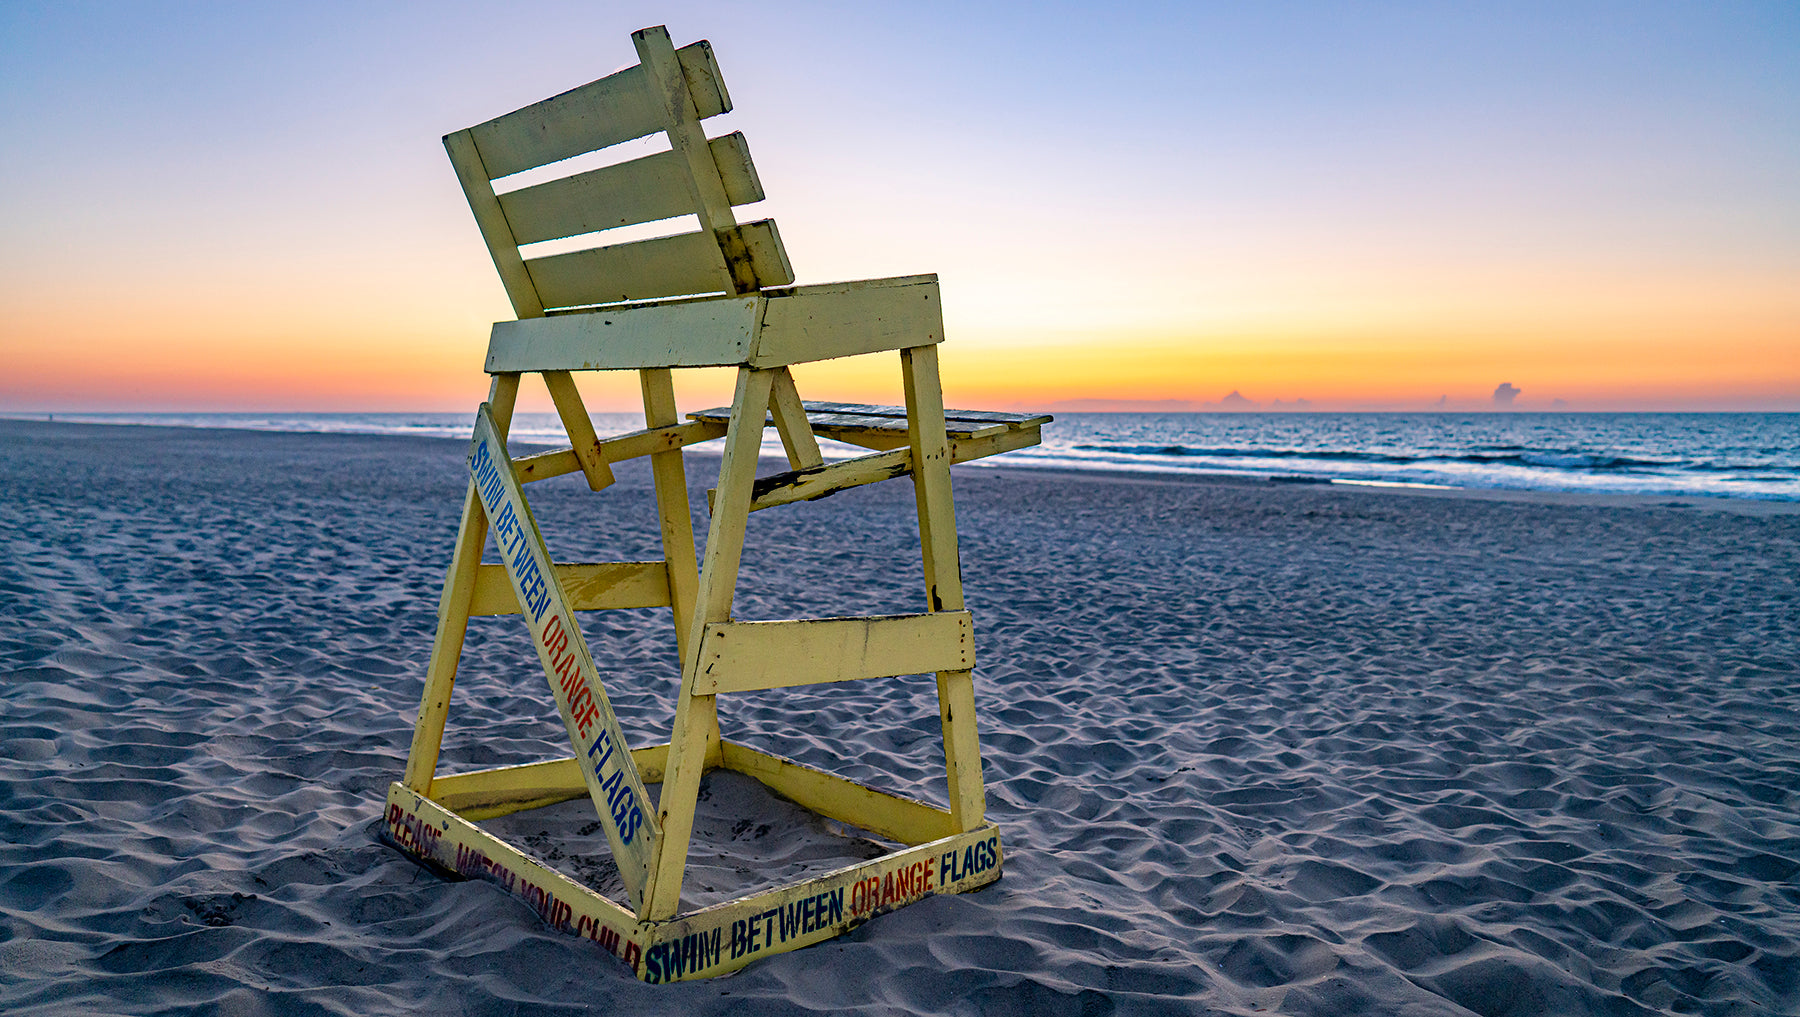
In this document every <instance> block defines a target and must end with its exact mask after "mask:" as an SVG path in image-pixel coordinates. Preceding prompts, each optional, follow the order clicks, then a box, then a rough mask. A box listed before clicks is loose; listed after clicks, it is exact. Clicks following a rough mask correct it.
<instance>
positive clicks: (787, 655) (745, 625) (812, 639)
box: [692, 611, 975, 696]
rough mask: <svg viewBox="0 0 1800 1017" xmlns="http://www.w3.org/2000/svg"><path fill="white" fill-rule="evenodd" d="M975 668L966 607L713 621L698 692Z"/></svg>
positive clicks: (971, 626)
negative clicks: (802, 618) (801, 618)
mask: <svg viewBox="0 0 1800 1017" xmlns="http://www.w3.org/2000/svg"><path fill="white" fill-rule="evenodd" d="M974 666H975V620H974V618H973V617H971V616H970V614H969V613H968V612H967V611H941V612H936V613H933V614H900V615H887V616H878V617H867V618H816V619H808V620H805V621H754V622H714V623H712V624H710V625H708V626H706V635H705V637H704V638H703V640H702V642H701V645H700V673H699V675H698V676H697V677H696V678H695V680H694V686H693V690H692V694H693V695H697V696H702V695H704V696H710V695H716V694H718V693H721V692H751V691H755V690H757V689H779V688H787V687H789V686H793V685H814V684H818V683H821V682H841V681H850V680H853V679H858V678H886V677H890V676H892V675H902V674H926V673H933V672H937V671H966V670H968V669H969V668H972V667H974Z"/></svg>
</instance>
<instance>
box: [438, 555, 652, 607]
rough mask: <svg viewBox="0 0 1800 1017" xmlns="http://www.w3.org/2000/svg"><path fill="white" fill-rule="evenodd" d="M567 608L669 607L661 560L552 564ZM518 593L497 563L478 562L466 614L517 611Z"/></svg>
mask: <svg viewBox="0 0 1800 1017" xmlns="http://www.w3.org/2000/svg"><path fill="white" fill-rule="evenodd" d="M551 570H552V571H554V572H555V573H556V579H557V582H559V583H561V584H562V589H563V596H565V597H567V598H568V602H569V610H571V611H609V610H618V609H621V608H634V607H668V606H669V577H668V573H667V571H665V568H664V565H663V563H662V562H660V561H613V562H562V563H557V564H555V565H552V566H551ZM519 611H520V608H519V598H518V596H517V594H515V593H514V592H513V588H512V580H511V579H510V578H508V577H507V574H506V568H505V567H504V566H501V565H483V566H481V571H480V572H478V573H476V576H475V593H474V596H472V597H471V598H470V599H469V614H470V615H473V616H476V617H487V616H492V615H502V614H518V613H519Z"/></svg>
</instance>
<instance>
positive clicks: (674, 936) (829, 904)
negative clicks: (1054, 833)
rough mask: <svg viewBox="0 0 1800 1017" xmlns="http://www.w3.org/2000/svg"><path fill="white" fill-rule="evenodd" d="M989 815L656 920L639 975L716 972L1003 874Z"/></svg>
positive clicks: (672, 977) (655, 977)
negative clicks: (958, 829)
mask: <svg viewBox="0 0 1800 1017" xmlns="http://www.w3.org/2000/svg"><path fill="white" fill-rule="evenodd" d="M1002 862H1003V858H1002V855H1001V850H1000V832H999V830H998V829H997V828H996V827H995V826H994V825H993V824H991V823H989V824H985V825H982V826H979V827H977V828H975V829H973V830H970V831H968V832H964V833H955V834H951V835H950V836H948V837H943V838H940V839H938V840H934V841H929V842H927V843H924V844H919V845H916V846H913V847H906V848H901V849H900V850H898V851H895V852H894V853H892V854H887V855H883V856H881V857H880V858H877V859H874V860H873V861H868V862H863V863H861V864H857V865H851V866H846V867H844V868H841V869H837V870H835V871H832V872H826V873H823V874H821V875H818V876H815V877H813V878H812V879H808V880H805V881H803V882H799V883H793V884H790V885H788V886H783V887H779V888H777V889H774V890H769V891H765V892H763V893H759V894H753V895H751V896H749V897H741V898H739V899H737V900H733V901H727V902H726V903H723V904H717V905H714V906H712V907H709V908H703V909H701V910H699V911H694V912H691V913H689V914H686V915H682V916H681V917H679V918H676V919H674V920H672V921H666V922H660V923H657V924H656V925H655V926H654V927H653V929H652V931H651V932H650V935H649V937H648V943H647V945H646V946H645V947H644V949H643V964H642V965H641V966H640V967H639V968H638V969H637V973H638V977H639V978H641V979H643V980H644V981H646V982H650V983H652V984H655V983H659V982H673V981H681V980H685V979H690V978H711V977H713V976H715V975H722V974H724V973H726V972H728V971H735V970H737V969H738V968H741V967H743V966H744V965H746V964H749V963H750V962H752V961H754V960H757V959H758V958H760V957H763V956H767V955H770V954H776V953H784V952H786V951H789V950H797V949H799V948H801V947H804V946H810V945H812V944H813V943H821V942H824V941H825V940H828V939H831V938H832V937H834V936H839V935H842V934H843V933H845V932H848V931H849V930H851V929H853V928H855V927H857V926H858V925H861V924H862V923H864V922H866V921H868V920H869V919H871V918H874V917H875V916H877V915H880V914H885V913H887V912H889V911H893V910H895V909H897V908H900V907H904V906H906V905H908V904H913V903H916V902H918V901H920V900H923V899H925V898H926V897H930V896H933V895H935V894H943V893H965V892H967V891H969V890H973V889H976V888H977V887H981V886H985V885H987V884H988V883H991V882H993V881H994V880H996V879H999V878H1000V868H1001V865H1002Z"/></svg>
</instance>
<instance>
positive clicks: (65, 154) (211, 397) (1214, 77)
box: [0, 0, 1800, 412]
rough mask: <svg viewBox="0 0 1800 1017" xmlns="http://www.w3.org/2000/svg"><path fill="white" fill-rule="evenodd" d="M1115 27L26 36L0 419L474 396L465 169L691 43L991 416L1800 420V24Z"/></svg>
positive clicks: (1453, 14)
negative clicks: (525, 124) (587, 85)
mask: <svg viewBox="0 0 1800 1017" xmlns="http://www.w3.org/2000/svg"><path fill="white" fill-rule="evenodd" d="M1105 6H1107V7H1109V8H1111V7H1117V8H1119V9H1107V10H1102V9H1100V8H1101V7H1102V5H1098V4H1086V5H1077V4H1069V3H1029V4H1028V3H977V2H970V3H937V2H930V0H916V2H909V3H906V4H881V5H876V4H846V3H813V2H788V3H783V4H780V5H773V6H771V5H749V4H742V3H710V2H697V0H670V2H665V3H655V4H652V3H636V2H619V3H598V2H585V3H533V2H524V0H521V2H511V3H504V4H498V3H497V4H459V3H434V4H424V3H420V4H404V3H393V4H350V3H344V4H335V3H308V4H238V3H231V4H183V3H111V4H109V3H72V2H66V0H65V2H59V3H54V4H36V3H27V2H20V0H6V2H5V3H0V131H3V136H4V137H5V138H6V139H7V140H6V142H5V145H4V147H5V155H6V157H5V158H4V159H0V412H53V411H70V412H77V411H88V412H98V411H155V410H170V411H175V410H182V411H232V410H269V411H296V410H317V411H379V410H395V411H400V410H409V411H417V410H445V411H453V410H464V409H468V408H470V407H472V406H473V405H474V404H475V402H477V401H479V400H480V398H482V396H483V395H484V394H485V392H486V379H485V376H484V375H482V373H481V363H482V356H483V353H484V350H485V348H486V342H487V335H488V329H489V327H490V325H491V323H492V322H495V321H499V320H503V319H506V318H509V317H511V311H510V308H509V305H508V303H507V301H506V298H505V295H504V293H503V292H502V290H501V287H500V284H499V281H498V278H497V276H496V275H495V273H494V270H493V267H492V264H491V262H490V261H489V260H488V257H487V254H486V249H485V247H484V246H483V244H482V242H481V239H480V235H479V233H478V232H477V231H476V228H475V225H474V221H473V219H472V218H471V216H470V214H469V211H468V207H467V204H466V203H465V201H464V199H463V196H462V193H461V190H460V189H459V187H458V185H457V183H456V179H455V176H454V174H453V173H452V171H451V169H450V166H449V163H448V161H447V159H446V158H445V155H444V151H443V148H442V143H441V140H440V139H441V136H442V135H444V134H447V133H449V132H451V131H454V130H457V129H460V128H462V127H466V126H469V125H471V124H474V123H477V122H480V121H483V120H486V119H489V118H491V117H493V116H496V115H498V114H500V113H504V112H506V111H508V110H511V109H514V108H517V107H519V106H522V105H525V104H527V103H529V102H532V101H535V100H537V99H540V98H543V97H545V96H548V95H551V94H553V93H556V92H560V91H563V90H565V89H567V88H570V87H573V86H574V85H577V84H580V83H582V82H585V81H588V80H591V79H593V78H596V77H600V76H602V75H604V74H607V73H610V72H612V71H614V70H617V69H619V68H621V67H624V66H627V65H629V64H631V63H634V62H635V60H636V57H635V54H634V51H633V49H632V45H631V41H630V33H631V32H632V31H633V30H635V29H638V28H642V27H645V26H648V25H655V24H666V25H668V26H669V30H670V33H671V34H672V35H673V37H674V40H675V43H676V45H678V46H679V45H684V44H686V43H688V42H691V41H693V40H696V39H700V38H706V39H710V40H711V41H712V44H713V47H714V50H715V52H716V54H717V56H718V60H719V63H720V66H721V68H722V70H723V73H724V76H725V80H726V82H727V84H728V87H729V89H730V92H731V95H732V98H733V100H734V101H735V103H736V106H737V108H736V109H735V110H734V111H733V112H732V113H729V114H726V115H725V116H723V117H720V118H716V119H714V120H712V121H709V122H708V132H709V133H710V134H713V135H717V134H721V133H725V132H728V131H732V130H741V131H743V132H744V133H745V134H746V136H747V137H748V139H749V143H750V148H751V151H752V152H753V153H754V155H755V159H756V166H757V169H758V172H759V175H760V176H761V178H762V181H763V184H764V187H765V189H766V191H767V192H768V194H769V198H768V200H766V201H764V202H762V203H760V204H757V205H751V206H746V207H744V208H742V209H740V210H739V217H740V218H763V217H772V218H774V219H776V220H777V222H778V223H779V225H780V229H781V234H782V237H783V239H784V241H785V242H786V246H787V249H788V253H789V257H790V259H791V260H792V262H793V264H794V267H795V270H796V272H797V273H798V276H799V279H800V281H801V282H827V281H834V280H840V279H858V278H873V277H879V276H888V275H905V274H913V273H918V272H936V273H938V274H939V276H940V278H941V281H942V287H943V299H944V313H945V324H946V333H947V337H946V343H945V345H944V347H943V350H942V363H943V372H944V382H945V388H946V394H947V397H948V399H949V400H950V401H951V403H952V404H953V405H964V406H978V407H987V408H1043V409H1058V408H1061V409H1105V408H1113V409H1131V408H1191V409H1201V408H1206V407H1208V406H1220V405H1225V404H1228V398H1227V397H1228V395H1229V394H1230V393H1234V392H1235V393H1238V394H1239V395H1238V397H1237V400H1235V402H1238V403H1239V404H1244V405H1249V404H1253V405H1255V406H1258V407H1261V408H1265V409H1268V408H1292V407H1296V406H1303V407H1310V408H1313V409H1331V410H1342V409H1393V410H1414V409H1431V408H1445V409H1455V410H1476V409H1492V408H1496V406H1497V405H1510V407H1511V408H1514V409H1526V410H1530V409H1549V408H1553V407H1554V408H1568V409H1577V410H1739V409H1742V410H1800V5H1797V4H1794V3H1791V2H1777V3H1730V2H1721V3H1706V4H1701V3H1687V2H1681V3H1663V2H1656V0H1630V2H1617V3H1614V2H1605V3H1597V2H1583V0H1561V2H1555V3H1543V4H1537V3H1530V2H1518V3H1492V4H1483V3H1468V4H1444V3H1435V2H1434V3H1381V2H1359V3H1349V2H1343V3H1311V2H1268V3H1224V2H1219V3H1170V4H1160V3H1139V4H1121V5H1105ZM797 376H798V379H799V381H800V385H801V391H802V394H803V395H804V396H806V397H807V398H823V399H839V400H853V401H895V400H897V399H898V398H899V380H898V372H897V370H895V369H894V365H893V364H892V363H891V362H890V358H887V357H869V358H858V359H856V360H851V361H834V362H830V363H827V364H820V365H809V366H807V367H806V368H804V369H799V370H797ZM730 386H731V378H730V376H729V373H727V372H719V371H709V372H689V373H687V374H686V375H685V376H684V377H683V380H682V382H681V387H680V392H681V397H682V402H683V404H684V407H685V406H686V405H688V404H695V405H697V404H698V403H697V402H696V401H703V402H705V404H707V405H712V404H714V403H716V402H718V401H721V397H722V396H723V395H725V394H728V393H729V391H730ZM1502 386H1504V388H1503V387H1502ZM582 388H583V391H584V392H585V393H586V394H587V397H588V401H589V404H590V406H591V407H592V408H594V409H596V410H625V409H631V408H634V406H635V400H636V399H637V394H636V393H637V389H636V384H635V381H634V380H633V379H631V378H629V377H626V376H621V375H616V374H609V375H585V376H583V378H582ZM527 392H528V393H530V395H529V396H528V398H527V399H526V401H525V403H524V404H523V405H524V407H525V408H547V406H548V403H547V401H546V400H544V399H543V398H542V396H541V395H539V394H538V393H537V392H536V390H535V389H534V388H531V387H530V386H528V387H527ZM1497 392H1498V393H1500V395H1499V398H1498V400H1497V398H1496V393H1497ZM1508 396H1510V397H1511V398H1510V402H1508ZM540 404H541V405H540Z"/></svg>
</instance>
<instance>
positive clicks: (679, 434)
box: [513, 396, 725, 484]
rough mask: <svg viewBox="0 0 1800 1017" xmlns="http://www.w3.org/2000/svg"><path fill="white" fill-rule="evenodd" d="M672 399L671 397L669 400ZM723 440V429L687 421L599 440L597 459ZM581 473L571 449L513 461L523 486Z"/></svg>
mask: <svg viewBox="0 0 1800 1017" xmlns="http://www.w3.org/2000/svg"><path fill="white" fill-rule="evenodd" d="M671 398H673V396H671ZM724 436H725V425H724V424H723V423H713V422H711V421H690V422H689V423H686V424H683V423H674V424H669V425H666V426H662V427H650V428H645V429H644V430H641V431H630V432H627V433H625V434H621V435H616V436H614V437H611V438H602V439H600V440H599V443H598V448H599V451H600V458H602V459H604V460H605V461H606V462H607V463H609V464H611V463H622V462H624V461H625V460H627V459H636V458H638V457H639V456H656V455H659V454H661V453H664V452H671V451H679V450H680V449H683V448H686V447H687V446H689V445H698V444H699V443H701V442H703V441H712V440H713V439H714V438H722V437H724ZM579 469H581V460H579V459H577V458H576V456H575V450H574V449H573V448H562V449H555V450H553V451H550V452H539V453H538V454H536V455H532V456H524V457H521V458H519V459H514V460H513V473H514V474H516V475H517V476H518V478H519V482H520V483H522V484H529V483H531V482H532V481H534V480H548V479H549V478H551V477H560V476H562V475H563V474H565V473H574V472H575V471H576V470H579Z"/></svg>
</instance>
